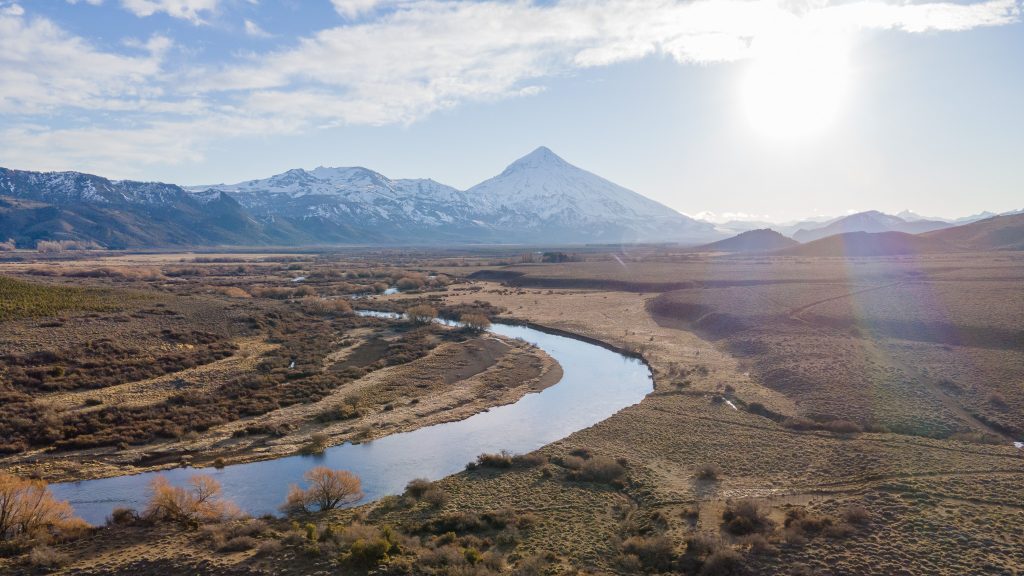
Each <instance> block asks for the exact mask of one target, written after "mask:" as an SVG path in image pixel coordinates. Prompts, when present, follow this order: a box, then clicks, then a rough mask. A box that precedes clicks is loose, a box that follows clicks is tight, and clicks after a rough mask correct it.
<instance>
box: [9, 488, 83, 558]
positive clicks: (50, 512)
mask: <svg viewBox="0 0 1024 576" xmlns="http://www.w3.org/2000/svg"><path fill="white" fill-rule="evenodd" d="M83 526H85V523H84V522H83V521H82V520H81V519H79V518H76V517H75V516H74V513H73V511H72V510H71V505H69V504H68V503H67V502H64V501H62V500H57V499H55V498H54V497H53V494H51V493H50V490H49V488H48V487H47V485H46V482H45V481H43V480H25V479H22V478H18V477H17V476H13V475H11V474H6V473H3V472H0V541H3V540H10V539H13V538H18V537H21V536H32V535H33V534H35V533H36V532H38V531H39V530H43V529H48V528H53V529H58V530H65V529H72V528H75V529H77V528H80V527H83Z"/></svg>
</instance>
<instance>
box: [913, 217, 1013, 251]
mask: <svg viewBox="0 0 1024 576" xmlns="http://www.w3.org/2000/svg"><path fill="white" fill-rule="evenodd" d="M921 236H922V237H923V238H926V239H928V240H929V241H938V242H942V243H944V244H948V245H950V246H953V247H955V248H958V249H960V250H972V251H973V250H978V251H983V250H1024V214H1013V215H1010V216H995V217H992V218H987V219H985V220H979V221H977V222H972V223H970V224H964V225H963V226H957V227H955V228H946V229H945V230H937V231H935V232H928V233H926V234H922V235H921Z"/></svg>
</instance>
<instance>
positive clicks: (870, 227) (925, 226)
mask: <svg viewBox="0 0 1024 576" xmlns="http://www.w3.org/2000/svg"><path fill="white" fill-rule="evenodd" d="M950 226H952V224H950V223H948V222H942V221H939V220H914V221H910V222H908V221H907V220H904V219H903V218H900V217H899V216H891V215H889V214H883V213H881V212H879V211H877V210H870V211H868V212H859V213H857V214H851V215H849V216H846V217H844V218H840V219H839V220H835V221H833V222H831V223H829V224H827V225H825V226H822V227H819V228H810V229H806V228H805V229H801V230H798V231H796V232H795V233H793V239H794V240H797V241H799V242H811V241H814V240H819V239H821V238H825V237H827V236H834V235H836V234H846V233H848V232H906V233H908V234H919V233H921V232H929V231H931V230H939V229H942V228H949V227H950Z"/></svg>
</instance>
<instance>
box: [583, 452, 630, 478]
mask: <svg viewBox="0 0 1024 576" xmlns="http://www.w3.org/2000/svg"><path fill="white" fill-rule="evenodd" d="M625 473H626V469H625V468H624V467H623V466H622V464H620V463H619V462H617V461H615V460H614V459H612V458H609V457H607V456H594V457H593V458H591V459H590V460H586V461H584V462H583V466H582V467H581V468H580V469H579V470H575V471H574V472H573V473H572V474H571V475H570V478H571V479H572V480H580V481H583V482H606V483H611V482H615V481H617V480H620V479H621V478H622V477H623V476H624V475H625Z"/></svg>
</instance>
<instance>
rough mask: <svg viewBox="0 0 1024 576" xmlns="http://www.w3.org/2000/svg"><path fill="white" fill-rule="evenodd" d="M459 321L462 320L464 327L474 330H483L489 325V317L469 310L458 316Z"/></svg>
mask: <svg viewBox="0 0 1024 576" xmlns="http://www.w3.org/2000/svg"><path fill="white" fill-rule="evenodd" d="M459 321H460V322H462V323H463V324H464V325H465V326H466V328H468V329H470V330H472V331H474V332H483V331H484V330H486V329H488V328H490V327H491V320H490V318H488V317H487V316H486V315H484V314H480V313H473V312H470V313H466V314H462V315H460V316H459Z"/></svg>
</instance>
